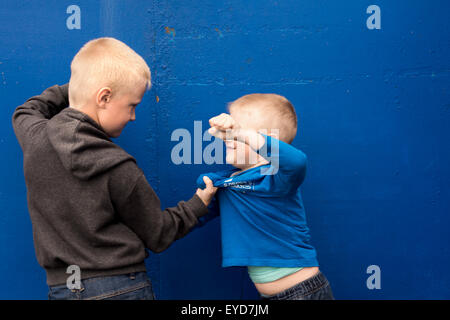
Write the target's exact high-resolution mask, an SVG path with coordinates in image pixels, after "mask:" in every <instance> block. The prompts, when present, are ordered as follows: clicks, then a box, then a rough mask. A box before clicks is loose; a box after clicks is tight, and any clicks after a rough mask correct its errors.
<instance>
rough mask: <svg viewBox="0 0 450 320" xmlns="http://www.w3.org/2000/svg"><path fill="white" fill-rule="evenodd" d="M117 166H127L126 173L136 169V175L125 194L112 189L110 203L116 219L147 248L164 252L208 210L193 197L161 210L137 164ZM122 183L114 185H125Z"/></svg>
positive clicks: (128, 163) (130, 163)
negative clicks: (115, 213)
mask: <svg viewBox="0 0 450 320" xmlns="http://www.w3.org/2000/svg"><path fill="white" fill-rule="evenodd" d="M133 165H134V167H135V168H133ZM121 167H122V168H127V167H128V168H129V170H128V172H130V171H131V172H132V171H135V170H136V169H138V171H140V174H139V175H138V177H137V180H136V182H135V183H134V184H133V187H132V189H131V191H130V192H129V194H127V195H124V194H123V192H120V191H119V189H120V188H114V189H116V191H115V196H113V197H112V200H113V202H114V204H115V209H116V212H117V214H118V216H119V217H120V219H121V220H122V221H123V223H124V224H125V225H126V226H128V227H129V228H130V229H131V230H132V231H133V232H134V233H136V234H137V235H138V236H139V238H140V239H141V240H142V241H143V242H144V244H145V246H146V247H147V248H148V249H150V250H152V251H154V252H162V251H164V250H165V249H167V248H168V247H169V246H170V245H171V244H172V243H173V242H174V241H175V240H177V239H180V238H182V237H184V236H185V235H186V234H187V233H188V232H189V231H190V230H191V229H192V228H193V227H194V226H195V225H196V224H197V223H198V218H199V217H201V216H203V215H205V214H207V213H208V208H207V207H206V206H205V205H204V203H203V202H202V200H201V199H200V198H199V197H198V196H197V195H194V196H193V197H192V198H191V199H190V200H188V201H180V202H179V203H178V204H177V206H175V207H172V208H167V209H165V210H161V202H160V200H159V198H158V196H157V195H156V193H155V192H154V190H153V188H152V187H151V186H150V184H149V183H148V182H147V179H146V178H145V176H144V174H143V173H142V171H141V170H140V169H139V168H138V167H137V165H136V164H134V163H133V162H131V161H128V162H127V163H126V164H125V165H121ZM116 178H118V177H116ZM126 180H127V179H125V181H124V180H123V179H122V180H121V181H120V182H119V181H118V182H117V183H121V184H122V186H126Z"/></svg>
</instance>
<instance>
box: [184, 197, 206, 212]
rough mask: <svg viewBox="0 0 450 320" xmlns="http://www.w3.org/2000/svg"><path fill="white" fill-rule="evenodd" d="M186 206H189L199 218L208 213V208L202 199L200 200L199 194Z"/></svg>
mask: <svg viewBox="0 0 450 320" xmlns="http://www.w3.org/2000/svg"><path fill="white" fill-rule="evenodd" d="M186 205H187V206H189V208H190V209H191V210H192V212H193V213H194V214H195V216H196V217H197V218H200V217H201V216H204V215H205V214H207V213H208V207H207V206H205V204H204V203H203V201H202V199H200V197H199V196H198V195H197V194H194V196H193V197H192V198H191V199H190V200H188V201H186Z"/></svg>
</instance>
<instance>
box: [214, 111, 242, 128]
mask: <svg viewBox="0 0 450 320" xmlns="http://www.w3.org/2000/svg"><path fill="white" fill-rule="evenodd" d="M209 125H210V126H211V128H216V129H218V130H220V131H226V130H229V129H236V128H237V127H238V124H237V123H236V121H234V119H233V118H232V117H231V116H230V115H229V114H227V113H222V114H220V115H218V116H216V117H213V118H211V119H209Z"/></svg>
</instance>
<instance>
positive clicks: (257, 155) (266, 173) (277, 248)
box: [197, 94, 333, 300]
mask: <svg viewBox="0 0 450 320" xmlns="http://www.w3.org/2000/svg"><path fill="white" fill-rule="evenodd" d="M229 112H230V114H225V113H223V114H221V115H219V116H217V117H214V118H212V119H210V120H209V123H210V125H211V128H210V129H209V132H210V133H211V134H212V135H214V136H216V137H218V138H220V139H223V140H224V141H225V145H226V162H227V163H228V164H231V165H233V166H234V167H235V168H233V169H230V170H224V171H221V172H216V173H208V174H207V176H208V177H210V178H211V179H212V180H213V184H214V186H215V187H218V188H219V190H218V191H217V194H216V196H215V201H213V203H212V204H211V206H210V210H211V211H212V212H213V213H211V216H209V217H208V219H211V217H212V216H214V212H215V213H216V214H218V213H219V212H220V218H221V228H222V232H221V234H222V257H223V259H222V266H224V267H229V266H246V267H248V272H249V275H250V278H251V279H252V281H253V282H254V284H255V287H256V289H257V290H258V291H259V293H260V294H261V296H262V297H263V298H265V299H266V298H267V299H274V300H299V299H302V300H303V299H308V300H315V299H333V295H332V292H331V288H330V285H329V283H328V280H327V279H326V278H325V276H324V275H323V274H322V273H321V272H320V271H319V267H318V266H319V264H318V262H317V258H316V251H315V249H314V247H313V246H312V245H311V243H310V236H309V229H308V227H307V224H306V218H305V211H304V208H303V201H302V198H301V193H300V185H301V184H302V182H303V180H304V177H305V173H306V156H305V154H304V153H303V152H302V151H300V150H298V149H296V148H294V147H293V146H291V145H290V143H291V142H292V141H293V140H294V137H295V135H296V133H297V117H296V114H295V110H294V107H293V106H292V104H291V103H290V102H289V101H288V100H287V99H286V98H284V97H282V96H279V95H276V94H250V95H246V96H243V97H241V98H239V99H238V100H236V101H234V102H232V103H231V104H229ZM264 133H265V134H264ZM203 177H204V176H203V175H202V176H201V177H200V178H199V180H198V181H197V183H198V185H199V186H203V185H204V183H203V182H202V179H203ZM205 218H206V217H205Z"/></svg>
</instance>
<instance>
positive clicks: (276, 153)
mask: <svg viewBox="0 0 450 320" xmlns="http://www.w3.org/2000/svg"><path fill="white" fill-rule="evenodd" d="M262 136H264V138H265V139H266V141H265V143H264V145H262V146H261V148H260V149H259V150H257V152H258V154H259V155H261V156H262V157H263V158H265V159H266V160H268V161H269V162H270V167H269V168H268V170H267V172H266V173H265V174H266V175H271V176H273V178H274V179H275V180H276V182H277V184H278V185H279V187H280V188H283V189H284V190H286V191H292V190H296V189H297V188H298V187H299V186H300V185H301V184H302V183H303V181H304V179H305V176H306V163H307V158H306V155H305V154H304V153H303V152H302V151H301V150H299V149H297V148H295V147H294V146H292V145H290V144H288V143H285V142H283V141H281V140H278V139H275V138H273V137H271V136H267V135H264V134H262Z"/></svg>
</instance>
